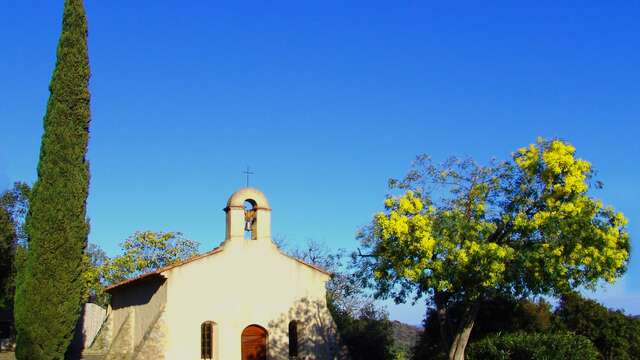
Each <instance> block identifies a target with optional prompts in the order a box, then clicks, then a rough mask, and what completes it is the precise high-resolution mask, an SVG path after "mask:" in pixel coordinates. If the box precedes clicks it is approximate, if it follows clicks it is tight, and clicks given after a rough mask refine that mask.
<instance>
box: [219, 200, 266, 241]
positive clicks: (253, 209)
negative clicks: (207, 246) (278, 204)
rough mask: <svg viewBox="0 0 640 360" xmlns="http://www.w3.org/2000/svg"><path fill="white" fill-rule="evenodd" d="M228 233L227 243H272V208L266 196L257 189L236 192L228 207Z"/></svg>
mask: <svg viewBox="0 0 640 360" xmlns="http://www.w3.org/2000/svg"><path fill="white" fill-rule="evenodd" d="M224 211H225V212H226V213H227V231H226V236H225V241H227V240H234V239H241V240H243V239H245V234H248V235H249V236H248V240H247V241H263V240H268V241H271V208H270V207H269V202H268V201H267V198H266V196H264V194H263V193H262V192H261V191H260V190H258V189H256V188H242V189H240V190H238V191H236V192H234V193H233V194H232V195H231V197H230V198H229V201H227V207H225V208H224Z"/></svg>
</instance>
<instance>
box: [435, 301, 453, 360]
mask: <svg viewBox="0 0 640 360" xmlns="http://www.w3.org/2000/svg"><path fill="white" fill-rule="evenodd" d="M435 303H436V314H437V315H438V325H439V329H440V346H441V347H442V349H443V351H444V349H446V348H448V347H449V346H450V344H451V336H450V331H449V330H450V326H449V320H450V319H449V318H448V315H449V314H448V311H447V310H448V309H447V307H446V301H445V300H444V294H443V293H436V294H435Z"/></svg>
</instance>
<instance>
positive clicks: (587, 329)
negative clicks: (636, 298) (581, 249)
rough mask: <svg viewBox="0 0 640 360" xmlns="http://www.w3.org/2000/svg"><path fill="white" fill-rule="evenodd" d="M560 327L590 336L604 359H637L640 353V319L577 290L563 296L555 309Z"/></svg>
mask: <svg viewBox="0 0 640 360" xmlns="http://www.w3.org/2000/svg"><path fill="white" fill-rule="evenodd" d="M555 315H556V316H557V318H558V321H559V328H560V329H567V330H569V331H572V332H574V333H576V334H579V335H582V336H585V337H587V338H589V339H590V340H591V341H592V342H593V344H594V345H595V346H596V347H597V348H598V351H599V352H600V354H601V358H602V359H616V360H617V359H620V360H627V359H629V360H630V359H637V358H638V356H640V320H639V319H637V318H634V317H631V316H628V315H625V314H624V313H623V312H622V311H618V310H610V309H607V308H606V307H604V306H602V305H600V304H599V303H597V302H596V301H593V300H589V299H585V298H583V297H582V296H580V295H579V294H577V293H568V294H565V295H563V296H562V297H561V300H560V304H559V306H558V308H557V309H556V311H555Z"/></svg>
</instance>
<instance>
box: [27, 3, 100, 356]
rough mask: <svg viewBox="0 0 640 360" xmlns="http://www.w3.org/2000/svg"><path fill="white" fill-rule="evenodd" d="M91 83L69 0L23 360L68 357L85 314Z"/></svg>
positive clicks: (48, 131)
mask: <svg viewBox="0 0 640 360" xmlns="http://www.w3.org/2000/svg"><path fill="white" fill-rule="evenodd" d="M88 83H89V59H88V53H87V24H86V18H85V13H84V7H83V3H82V0H66V1H65V4H64V14H63V21H62V33H61V36H60V41H59V43H58V49H57V60H56V65H55V69H54V72H53V76H52V79H51V84H50V86H49V89H50V96H49V102H48V104H47V111H46V115H45V118H44V134H43V136H42V145H41V148H40V160H39V163H38V179H37V181H36V183H35V184H34V186H33V190H32V193H31V195H30V199H29V200H30V203H29V213H28V215H27V219H26V223H25V230H26V233H27V234H28V239H29V240H28V251H27V258H26V263H25V266H24V268H23V269H20V272H21V273H22V274H20V275H19V279H20V281H19V282H18V285H19V286H18V289H17V290H16V300H15V306H16V308H15V318H16V330H17V352H16V356H17V358H18V359H20V360H25V359H29V360H39V359H62V358H64V354H65V351H66V349H67V347H68V345H69V343H70V342H71V339H72V337H73V333H74V328H75V326H76V322H77V320H78V317H79V315H80V310H81V305H82V287H83V286H82V272H83V262H82V257H83V252H84V248H85V247H86V240H87V234H88V232H89V224H88V222H87V219H86V199H87V195H88V189H89V163H88V162H87V161H86V152H87V144H88V140H89V121H90V112H89V99H90V95H89V89H88ZM43 324H45V325H44V326H43Z"/></svg>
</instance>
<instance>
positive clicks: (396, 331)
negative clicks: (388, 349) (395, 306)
mask: <svg viewBox="0 0 640 360" xmlns="http://www.w3.org/2000/svg"><path fill="white" fill-rule="evenodd" d="M391 324H392V328H393V340H394V341H395V343H396V344H397V345H398V346H400V347H402V348H403V349H404V350H405V351H406V352H407V353H408V352H409V351H411V349H413V346H414V345H415V344H416V341H418V337H419V336H420V334H421V333H422V329H421V328H419V327H417V326H413V325H409V324H405V323H402V322H400V321H397V320H393V321H392V322H391Z"/></svg>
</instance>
